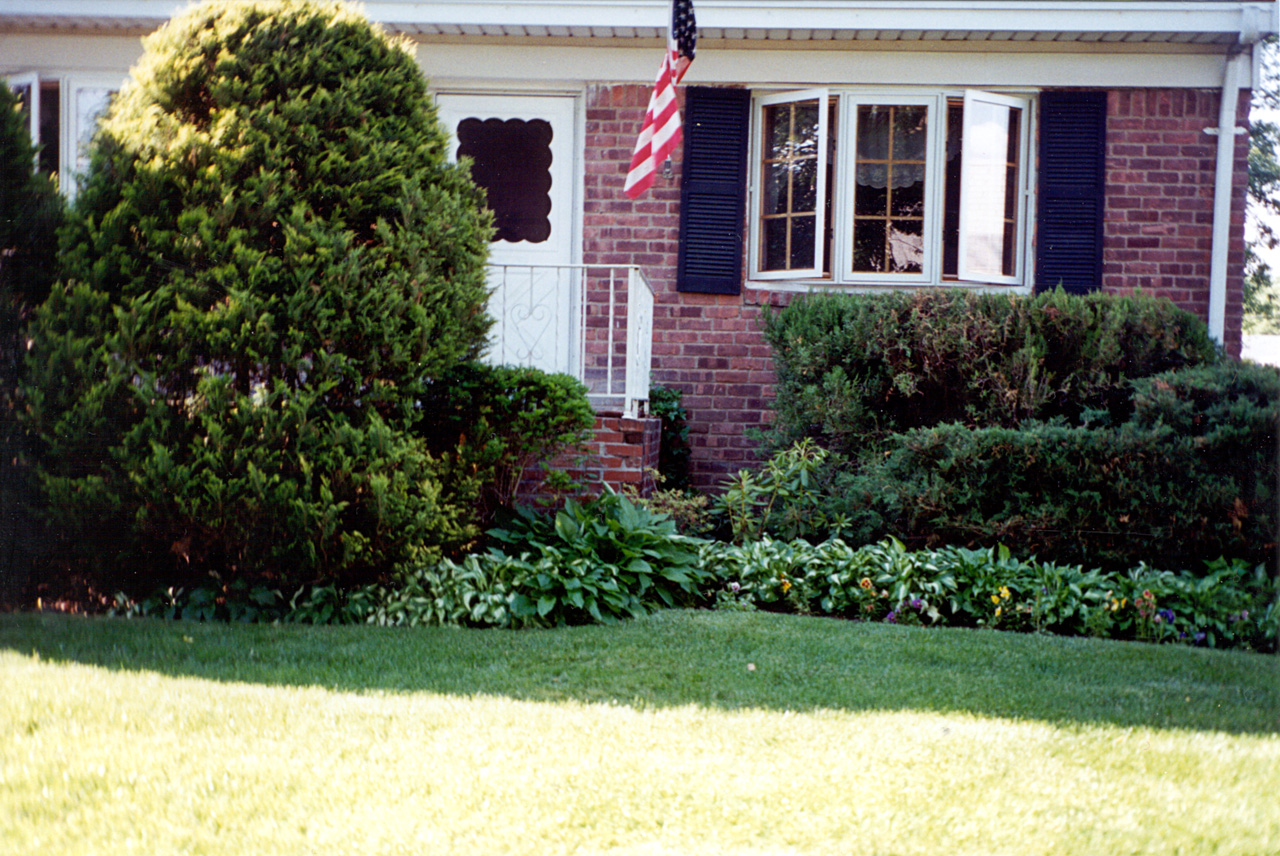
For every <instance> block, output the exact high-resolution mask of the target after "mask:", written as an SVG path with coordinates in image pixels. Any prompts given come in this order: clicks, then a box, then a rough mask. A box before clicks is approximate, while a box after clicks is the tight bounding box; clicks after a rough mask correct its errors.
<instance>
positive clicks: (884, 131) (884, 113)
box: [858, 104, 893, 161]
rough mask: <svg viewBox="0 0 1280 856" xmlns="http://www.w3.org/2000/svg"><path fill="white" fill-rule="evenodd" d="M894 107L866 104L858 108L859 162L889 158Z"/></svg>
mask: <svg viewBox="0 0 1280 856" xmlns="http://www.w3.org/2000/svg"><path fill="white" fill-rule="evenodd" d="M892 111H893V108H892V107H886V106H882V105H879V104H864V105H863V106H861V107H859V108H858V160H860V161H861V160H864V159H872V160H885V159H886V158H888V157H889V137H890V123H891V122H892V121H893V116H892Z"/></svg>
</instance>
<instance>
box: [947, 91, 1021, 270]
mask: <svg viewBox="0 0 1280 856" xmlns="http://www.w3.org/2000/svg"><path fill="white" fill-rule="evenodd" d="M1021 121H1022V111H1021V110H1020V109H1018V108H1016V107H1011V106H1008V105H1007V104H1003V103H992V102H990V101H984V100H981V99H978V98H968V99H966V102H965V116H964V140H963V146H964V169H963V174H962V178H961V203H962V209H963V222H964V234H963V236H962V239H963V244H964V247H963V251H962V257H961V259H960V269H961V272H962V274H963V275H964V276H965V277H966V278H972V279H979V280H981V279H984V278H998V277H1008V276H1014V275H1015V274H1016V273H1017V252H1016V247H1017V222H1018V199H1019V194H1018V187H1019V164H1018V152H1019V151H1020V140H1019V135H1018V130H1019V126H1020V123H1021Z"/></svg>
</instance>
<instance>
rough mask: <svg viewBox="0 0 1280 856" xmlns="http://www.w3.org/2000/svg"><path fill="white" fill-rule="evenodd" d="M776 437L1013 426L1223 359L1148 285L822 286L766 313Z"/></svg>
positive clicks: (837, 438)
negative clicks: (861, 290) (844, 291)
mask: <svg viewBox="0 0 1280 856" xmlns="http://www.w3.org/2000/svg"><path fill="white" fill-rule="evenodd" d="M765 335H766V337H767V339H768V341H769V343H770V344H771V345H772V346H773V351H774V366H775V370H776V372H777V378H778V382H777V389H776V399H775V402H774V408H775V411H776V420H775V433H774V437H773V441H774V447H775V448H781V447H785V446H786V445H789V444H790V443H791V442H793V441H795V440H797V439H799V438H801V437H805V436H812V437H816V438H818V439H819V440H820V441H821V442H822V444H823V445H824V446H827V447H828V448H831V449H834V450H839V451H843V452H846V453H853V452H856V451H858V449H859V448H861V447H862V446H863V445H865V443H866V442H867V441H868V440H869V439H873V438H876V437H880V436H883V435H885V434H888V433H892V432H895V431H907V430H910V429H913V428H921V427H928V426H932V425H939V424H943V423H949V422H956V423H962V424H968V425H981V426H990V425H1001V426H1006V427H1009V426H1014V425H1018V424H1020V423H1022V422H1024V421H1027V420H1048V419H1052V418H1055V417H1065V418H1067V419H1070V420H1075V419H1077V418H1079V417H1080V416H1081V415H1082V414H1084V413H1086V412H1088V411H1091V410H1103V411H1110V410H1112V409H1114V408H1117V407H1121V408H1122V407H1123V406H1124V402H1125V401H1126V400H1127V398H1128V389H1127V387H1126V386H1125V381H1126V379H1128V378H1135V377H1145V376H1148V375H1153V374H1157V373H1159V372H1163V371H1166V370H1169V369H1175V368H1179V367H1182V366H1188V365H1196V364H1199V363H1203V362H1206V361H1208V360H1211V359H1212V358H1213V357H1214V346H1213V344H1212V343H1211V342H1210V340H1209V338H1208V335H1207V331H1206V329H1205V326H1204V324H1203V323H1202V322H1200V321H1198V320H1197V319H1196V318H1195V317H1194V316H1192V315H1190V314H1189V313H1187V312H1184V311H1182V310H1180V309H1178V308H1176V307H1175V306H1174V305H1173V304H1172V303H1170V302H1168V301H1167V300H1158V299H1155V298H1153V297H1149V296H1146V295H1142V294H1138V295H1132V296H1115V295H1105V294H1091V295H1088V296H1083V297H1081V296H1072V295H1067V294H1065V293H1063V292H1061V291H1056V292H1048V293H1044V294H1040V295H1037V296H1035V297H1016V296H1015V297H1009V296H1005V295H990V294H982V293H975V292H971V291H960V290H931V291H917V292H910V293H892V294H883V295H872V296H867V295H822V296H813V297H808V298H805V299H800V300H796V301H795V302H793V303H791V304H790V305H789V306H787V307H786V308H785V309H783V310H781V311H780V312H778V313H776V314H773V315H768V316H766V318H765Z"/></svg>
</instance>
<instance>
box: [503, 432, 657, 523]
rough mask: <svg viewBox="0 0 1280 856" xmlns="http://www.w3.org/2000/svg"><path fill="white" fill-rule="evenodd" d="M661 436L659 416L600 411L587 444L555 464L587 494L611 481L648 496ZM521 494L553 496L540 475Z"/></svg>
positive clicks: (614, 485) (612, 484) (529, 497)
mask: <svg viewBox="0 0 1280 856" xmlns="http://www.w3.org/2000/svg"><path fill="white" fill-rule="evenodd" d="M661 440H662V420H661V419H658V418H657V417H656V416H655V417H643V418H640V419H632V418H628V417H626V416H623V415H622V414H621V413H603V412H602V413H597V414H596V424H595V429H594V430H593V431H592V435H591V439H590V440H589V441H588V442H587V444H586V447H585V448H583V449H579V450H577V451H575V452H571V453H567V454H564V455H561V456H560V457H559V458H557V459H556V460H555V461H553V462H552V463H551V468H552V469H554V470H561V471H563V472H565V473H567V474H568V475H569V477H570V478H572V479H573V480H574V481H576V482H578V483H579V484H581V485H582V486H583V488H584V491H585V493H587V494H592V495H595V494H598V493H600V491H601V485H602V484H607V485H609V487H611V488H613V489H615V490H617V489H619V488H634V489H635V490H636V491H637V492H638V493H639V494H640V495H641V496H648V495H649V494H650V493H652V492H653V489H654V486H655V485H654V479H653V474H654V472H656V471H657V469H658V452H659V444H660V442H661ZM520 498H521V500H523V501H525V502H530V501H534V500H538V499H548V498H550V497H549V495H548V493H547V492H546V491H545V490H544V489H543V485H542V480H541V479H537V480H530V481H526V482H525V483H523V484H521V486H520Z"/></svg>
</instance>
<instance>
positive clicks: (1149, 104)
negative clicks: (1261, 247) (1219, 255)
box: [1103, 89, 1249, 356]
mask: <svg viewBox="0 0 1280 856" xmlns="http://www.w3.org/2000/svg"><path fill="white" fill-rule="evenodd" d="M1220 100H1221V99H1220V96H1219V93H1217V92H1213V91H1204V90H1195V89H1159V90H1152V89H1136V90H1128V89H1126V90H1119V91H1113V92H1111V93H1110V96H1109V98H1108V102H1107V196H1106V226H1105V232H1104V237H1103V241H1104V249H1103V286H1104V287H1105V289H1106V290H1107V291H1111V292H1124V291H1131V290H1132V289H1134V288H1141V289H1142V290H1143V291H1147V292H1151V293H1153V294H1157V295H1160V296H1161V297H1167V298H1169V299H1170V300H1172V301H1173V302H1174V303H1176V304H1177V305H1178V306H1181V307H1183V308H1184V309H1187V310H1189V311H1191V312H1194V313H1195V314H1197V315H1199V316H1200V317H1201V318H1208V316H1209V255H1210V252H1211V249H1212V243H1213V181H1214V169H1215V162H1216V158H1217V147H1218V138H1217V136H1215V135H1214V134H1209V133H1205V130H1206V129H1208V128H1212V129H1216V128H1217V127H1218V104H1219V102H1220ZM1248 116H1249V98H1248V96H1247V95H1242V96H1241V98H1240V105H1239V114H1238V119H1237V123H1238V124H1239V125H1244V124H1245V122H1246V121H1247V119H1248ZM1248 157H1249V138H1248V136H1247V135H1245V134H1240V135H1238V136H1237V137H1236V150H1235V160H1236V165H1235V173H1234V177H1235V181H1234V187H1233V189H1232V190H1233V192H1232V200H1231V211H1232V217H1231V247H1232V249H1231V252H1230V254H1229V257H1228V265H1227V269H1228V275H1227V309H1226V330H1225V335H1224V339H1225V343H1226V346H1227V349H1228V351H1229V352H1230V353H1231V354H1233V355H1236V356H1238V355H1239V353H1240V325H1241V315H1242V312H1243V307H1242V306H1241V297H1242V289H1241V278H1242V276H1243V269H1244V209H1245V194H1246V192H1247V188H1248Z"/></svg>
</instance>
